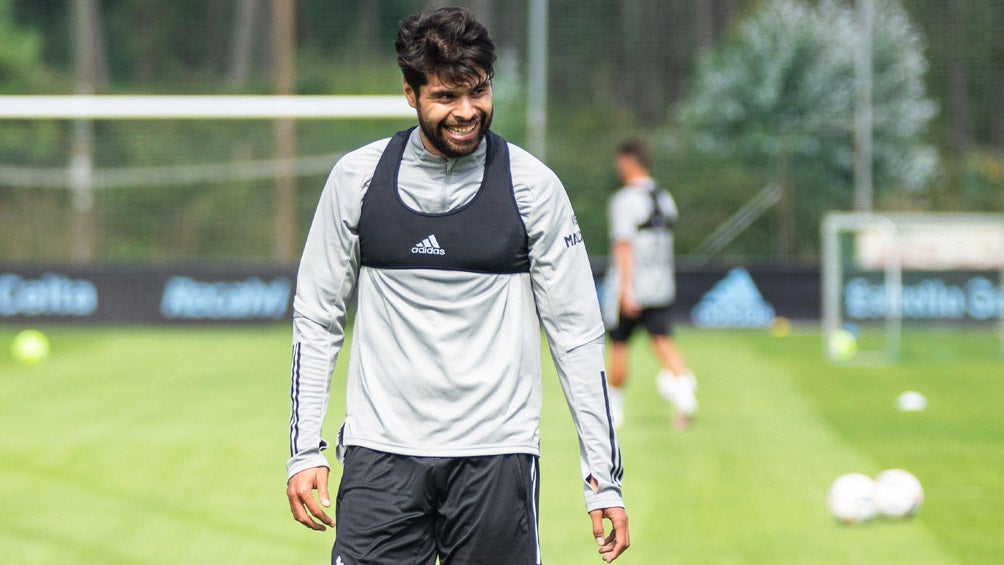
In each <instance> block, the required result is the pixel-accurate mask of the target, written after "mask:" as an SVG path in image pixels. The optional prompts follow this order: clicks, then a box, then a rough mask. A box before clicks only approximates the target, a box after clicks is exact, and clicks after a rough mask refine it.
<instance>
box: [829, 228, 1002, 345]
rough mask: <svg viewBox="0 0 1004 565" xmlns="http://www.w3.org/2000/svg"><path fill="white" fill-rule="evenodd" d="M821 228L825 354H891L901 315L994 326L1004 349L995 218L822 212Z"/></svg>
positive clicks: (916, 321)
mask: <svg viewBox="0 0 1004 565" xmlns="http://www.w3.org/2000/svg"><path fill="white" fill-rule="evenodd" d="M821 232H822V233H821V236H822V245H823V248H822V257H821V260H822V329H823V350H824V355H825V356H826V358H827V359H829V360H830V361H833V362H839V363H887V362H892V361H895V360H896V359H897V358H898V357H899V354H900V346H901V340H902V328H903V324H904V323H907V322H908V323H910V324H912V325H931V326H939V327H955V328H960V327H973V328H988V329H993V331H997V332H999V335H1000V340H1001V352H1002V354H1004V215H1000V214H967V213H916V214H906V213H901V214H868V213H830V214H828V215H827V216H826V217H825V218H824V220H823V223H822V226H821Z"/></svg>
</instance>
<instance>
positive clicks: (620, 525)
mask: <svg viewBox="0 0 1004 565" xmlns="http://www.w3.org/2000/svg"><path fill="white" fill-rule="evenodd" d="M589 517H590V518H592V520H593V537H595V538H596V544H597V545H599V546H600V555H601V556H602V557H603V560H604V561H606V562H607V563H610V562H611V561H613V560H614V559H617V557H618V556H619V555H620V554H621V553H624V551H625V550H627V548H628V547H629V546H630V545H631V535H630V534H629V533H628V517H627V512H626V511H625V510H624V509H623V508H620V507H613V508H601V509H599V510H593V511H592V512H590V513H589ZM604 518H605V519H607V520H610V534H609V535H607V534H606V531H605V530H604V528H603V520H604Z"/></svg>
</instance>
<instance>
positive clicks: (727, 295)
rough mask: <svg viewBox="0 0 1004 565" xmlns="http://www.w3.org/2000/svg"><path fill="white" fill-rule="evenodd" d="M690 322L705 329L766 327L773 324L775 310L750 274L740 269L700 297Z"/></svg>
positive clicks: (733, 270) (730, 273)
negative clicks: (764, 297)
mask: <svg viewBox="0 0 1004 565" xmlns="http://www.w3.org/2000/svg"><path fill="white" fill-rule="evenodd" d="M690 319H691V320H692V321H693V322H694V325H696V326H698V327H702V328H766V327H768V326H770V324H771V322H773V321H774V307H773V306H771V305H770V304H769V303H768V302H767V301H766V300H764V299H763V296H762V295H761V294H760V290H759V289H758V288H757V287H756V283H754V282H753V277H751V276H750V274H749V272H747V271H746V269H743V268H741V267H737V268H735V269H732V270H731V271H729V273H728V274H727V275H725V278H724V279H722V280H720V281H718V283H717V284H715V286H714V287H713V288H712V289H711V290H709V291H708V292H707V293H706V294H705V295H704V296H703V297H701V301H700V302H698V303H697V305H696V306H694V309H693V310H691V312H690Z"/></svg>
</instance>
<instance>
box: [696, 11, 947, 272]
mask: <svg viewBox="0 0 1004 565" xmlns="http://www.w3.org/2000/svg"><path fill="white" fill-rule="evenodd" d="M874 26H875V27H874V30H873V67H874V70H873V100H874V102H873V104H874V112H873V114H874V116H875V119H874V124H873V127H874V132H873V136H874V142H873V148H874V171H875V178H876V185H877V186H884V187H887V188H889V189H891V188H893V187H897V188H902V189H910V190H919V189H921V188H923V187H924V186H925V183H926V182H927V181H928V180H929V179H930V178H931V177H932V175H933V174H934V173H935V171H936V164H937V160H936V158H935V157H934V155H935V152H934V150H933V149H932V148H931V147H930V146H928V145H927V144H925V143H924V142H923V137H922V136H923V133H924V131H925V129H926V127H927V124H928V122H929V121H930V119H931V118H932V117H933V116H934V114H935V111H936V107H935V105H934V103H933V102H932V101H930V100H929V99H928V98H927V97H926V94H925V88H924V82H923V75H924V72H925V71H926V68H927V66H926V65H927V64H926V61H925V59H924V57H923V48H924V42H923V40H922V38H921V37H920V35H919V33H917V31H916V30H915V28H914V26H913V25H912V24H911V22H910V20H909V18H908V17H907V15H906V13H905V12H904V11H903V9H902V8H901V7H900V5H899V4H898V2H895V1H889V2H880V3H879V6H878V9H877V11H876V15H875V22H874ZM857 40H858V29H857V27H856V25H855V18H854V13H853V10H852V8H851V7H849V6H848V5H847V3H845V2H837V1H835V0H829V1H823V2H821V3H819V4H818V5H817V4H815V3H812V4H810V3H807V2H803V1H799V0H771V1H768V2H765V3H764V4H763V5H762V6H761V8H760V9H759V10H758V11H756V12H754V13H753V14H752V15H751V16H750V18H749V19H748V20H746V21H745V22H743V23H742V24H741V25H740V26H739V28H738V31H737V33H736V34H735V35H734V36H733V37H731V38H730V39H729V40H728V41H726V42H724V43H722V44H721V45H719V46H718V47H717V49H716V50H715V51H712V52H711V53H710V54H709V55H708V56H707V57H705V58H703V59H702V61H701V62H700V63H699V66H698V70H697V75H696V77H695V79H694V83H693V85H692V88H691V90H690V91H689V92H688V94H687V97H686V99H685V102H684V104H683V105H682V107H681V110H680V120H681V122H682V123H683V125H684V126H685V128H686V131H687V132H688V133H689V134H690V136H691V139H692V141H693V142H694V143H696V144H697V145H698V147H700V148H702V149H705V150H708V151H715V152H720V153H722V154H723V155H727V156H730V157H732V158H735V157H736V156H738V155H743V156H745V157H746V158H748V159H752V160H754V161H764V160H774V161H775V162H776V163H777V165H776V170H777V171H778V172H777V182H778V184H779V185H780V186H781V189H782V197H781V202H780V204H779V207H778V209H779V210H780V211H781V215H780V216H779V217H778V239H779V241H778V243H779V246H778V251H779V254H781V255H782V256H785V255H790V254H792V253H793V252H794V251H795V249H794V245H795V243H794V242H795V241H796V239H797V241H800V242H808V243H812V242H814V241H816V239H817V238H816V237H815V230H814V229H813V232H811V233H809V234H804V230H800V231H796V225H795V218H796V217H798V218H801V219H802V222H803V223H802V225H803V226H806V227H809V226H816V225H818V219H819V216H820V215H821V213H822V211H823V209H825V208H827V207H847V206H848V204H849V202H850V199H849V195H850V189H849V188H850V185H849V179H850V178H851V177H852V174H851V173H852V166H853V162H854V160H853V143H852V136H851V132H852V125H853V116H854V96H855V95H854V57H855V55H854V54H855V48H856V45H857ZM800 168H805V169H807V170H808V169H812V170H813V174H814V175H816V178H813V179H812V182H811V184H810V183H803V188H802V189H801V190H800V191H799V195H798V196H799V197H798V198H796V191H795V186H794V183H795V180H796V179H797V178H798V176H799V169H800ZM806 219H810V220H811V221H805V220H806ZM802 235H807V236H808V237H802Z"/></svg>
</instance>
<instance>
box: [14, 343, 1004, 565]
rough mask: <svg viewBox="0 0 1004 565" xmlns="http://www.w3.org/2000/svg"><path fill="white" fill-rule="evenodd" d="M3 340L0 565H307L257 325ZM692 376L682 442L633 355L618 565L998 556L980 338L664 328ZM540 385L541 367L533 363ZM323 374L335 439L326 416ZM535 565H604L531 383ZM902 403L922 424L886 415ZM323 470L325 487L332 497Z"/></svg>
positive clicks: (280, 418) (285, 365) (997, 470)
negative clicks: (890, 512)
mask: <svg viewBox="0 0 1004 565" xmlns="http://www.w3.org/2000/svg"><path fill="white" fill-rule="evenodd" d="M17 329H18V328H15V327H12V326H9V325H7V326H0V497H2V504H0V562H3V563H11V564H17V565H20V564H43V563H45V564H48V563H57V562H58V563H99V564H105V563H108V564H118V563H122V564H134V563H144V564H147V563H149V564H160V563H163V564H181V563H213V564H221V563H269V564H272V563H325V562H326V561H327V559H328V555H329V550H330V545H331V542H332V539H333V532H331V531H328V532H325V533H320V534H318V533H315V532H311V531H308V530H306V529H305V528H303V527H302V526H300V525H299V524H297V523H295V522H293V520H292V519H291V518H290V516H289V509H288V505H287V502H286V498H285V492H284V484H285V469H284V462H285V458H286V453H287V445H286V436H287V422H288V417H289V416H288V410H289V392H288V387H289V385H288V372H289V364H290V360H289V352H290V347H289V345H290V338H289V332H288V329H287V328H286V327H284V326H277V327H265V328H260V327H259V328H240V329H237V328H217V329H200V328H170V329H162V328H100V327H99V328H83V327H78V328H74V327H50V328H43V329H44V330H45V331H46V333H47V334H48V335H49V337H50V340H51V342H52V350H53V352H52V356H51V357H50V358H49V359H48V360H46V361H45V362H43V363H41V364H39V365H36V366H33V367H26V366H22V365H19V364H17V363H16V362H15V361H14V360H13V359H12V358H11V357H10V356H9V355H8V353H7V349H8V348H9V345H10V342H11V341H12V339H13V337H14V335H15V333H16V331H17ZM678 338H679V343H680V345H681V346H682V348H683V350H684V352H685V353H686V355H687V356H688V359H689V361H690V364H691V365H692V367H693V369H694V370H695V372H696V373H697V376H698V379H699V381H700V389H699V391H698V394H699V400H700V402H701V410H700V413H699V415H698V418H697V420H696V422H695V425H694V427H693V428H692V429H690V430H689V431H686V432H677V431H674V430H673V429H672V428H671V426H670V411H669V408H668V407H667V406H666V405H665V403H664V402H663V401H662V400H661V399H660V398H659V396H658V395H657V394H656V393H655V386H654V382H653V375H654V373H655V371H656V368H655V366H654V364H653V358H652V356H651V355H650V354H649V350H648V345H647V343H646V342H645V341H644V339H640V340H638V341H636V342H635V343H634V346H633V347H634V348H633V350H632V354H633V361H634V368H635V369H636V370H635V371H634V372H633V375H632V381H631V383H630V385H631V386H630V389H629V391H628V395H627V400H626V409H627V417H626V422H625V425H624V427H623V429H622V430H621V434H620V436H621V442H622V446H623V455H624V461H625V468H626V474H625V477H624V482H625V496H626V500H627V505H628V510H629V515H630V519H631V534H632V542H633V543H632V547H631V549H630V550H629V551H628V552H627V553H626V554H625V555H624V556H623V558H622V559H621V560H620V561H619V562H621V563H637V564H646V565H647V564H662V563H712V564H718V563H736V564H739V563H770V564H775V563H805V564H825V563H834V564H836V563H841V564H843V563H877V564H878V563H883V564H884V563H910V564H911V565H921V564H928V563H931V564H934V563H938V564H940V563H991V562H998V560H999V559H1000V558H1001V556H1002V555H1004V530H1002V526H1001V524H1004V479H1002V472H1004V410H1002V409H1001V406H1000V404H1001V399H1002V398H1004V379H1002V376H1004V362H1002V360H1001V357H1000V355H999V343H998V341H997V339H996V337H995V336H994V335H993V334H992V333H990V332H983V333H977V332H940V333H927V332H911V333H908V334H907V335H906V336H905V340H904V343H905V348H904V356H903V360H902V362H900V363H898V364H896V365H891V366H887V367H872V368H866V367H835V366H830V365H827V364H826V363H824V362H823V360H822V355H821V346H820V336H819V332H818V330H817V329H815V328H796V329H795V330H794V331H793V332H792V333H791V334H790V335H789V336H787V337H784V338H777V337H772V336H770V335H769V334H767V333H766V332H740V331H701V330H697V329H694V328H689V327H684V328H681V330H680V332H679V334H678ZM545 366H546V365H545ZM343 373H344V359H342V360H341V362H340V363H339V368H338V370H337V371H336V376H335V379H336V384H335V386H334V387H333V389H334V391H335V392H334V394H333V400H332V410H331V414H330V415H329V421H328V425H327V429H328V430H329V431H328V434H327V436H328V437H329V439H330V438H331V436H332V435H333V434H332V432H333V431H334V430H335V429H336V427H337V425H338V423H339V420H340V418H341V414H342V396H341V392H342V388H343V387H342V383H343V379H342V376H341V375H343ZM544 377H545V379H544V380H545V383H546V386H545V394H546V397H545V414H544V420H543V430H542V436H543V439H542V443H543V446H542V447H543V450H544V456H543V458H542V460H541V465H542V493H541V505H540V506H541V536H542V550H543V555H544V562H545V563H548V564H551V565H554V564H575V565H578V564H583V563H600V562H601V561H600V560H599V558H598V556H597V555H596V553H595V551H596V550H595V546H594V542H593V541H592V535H591V532H590V525H589V521H588V519H587V517H586V515H585V513H584V510H583V507H582V500H581V495H580V492H579V477H578V459H577V447H576V440H575V437H574V433H573V429H572V426H571V423H570V418H569V416H568V412H567V409H566V407H565V405H564V401H563V399H562V397H561V393H560V390H559V387H558V385H557V383H556V378H555V377H554V372H553V369H551V368H548V370H547V371H546V372H545V375H544ZM911 389H912V390H918V391H921V392H922V393H923V394H925V395H926V396H927V398H928V401H929V405H928V409H927V410H926V411H924V412H918V413H899V412H897V411H896V410H895V407H894V402H895V397H896V396H897V395H898V394H899V393H901V392H903V391H905V390H911ZM892 467H900V468H904V469H907V470H909V471H911V472H913V473H914V474H915V475H916V476H917V477H918V478H919V479H920V480H921V482H922V483H923V485H924V488H925V495H926V500H925V502H924V505H923V507H922V508H921V509H920V512H919V514H918V515H917V516H916V517H915V518H913V519H910V520H906V521H901V522H889V521H875V522H871V523H868V524H864V525H858V526H844V525H841V524H839V523H837V522H836V521H834V520H833V519H832V518H831V517H830V516H829V515H828V513H827V511H826V506H825V497H826V490H827V488H828V487H829V485H830V483H831V482H832V481H833V479H834V478H836V477H837V476H838V475H839V474H842V473H845V472H850V471H858V472H862V473H865V474H868V475H875V474H877V473H878V472H879V471H881V470H883V469H887V468H892ZM337 477H338V474H337V465H336V466H335V473H334V474H333V477H332V488H333V489H334V488H335V486H336V484H337Z"/></svg>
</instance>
